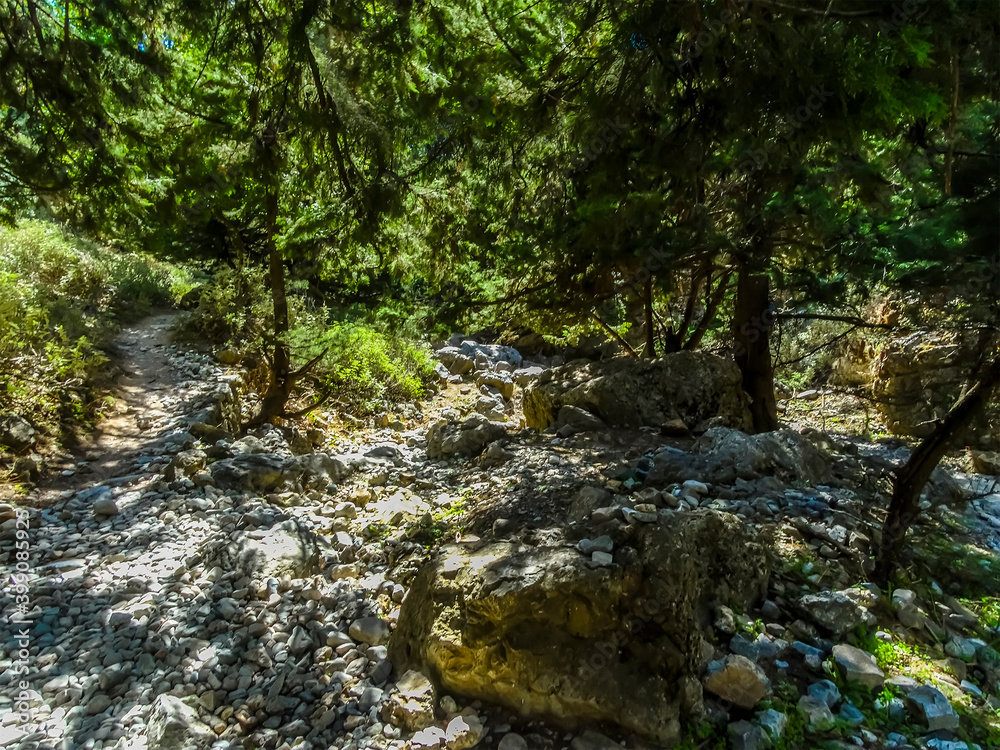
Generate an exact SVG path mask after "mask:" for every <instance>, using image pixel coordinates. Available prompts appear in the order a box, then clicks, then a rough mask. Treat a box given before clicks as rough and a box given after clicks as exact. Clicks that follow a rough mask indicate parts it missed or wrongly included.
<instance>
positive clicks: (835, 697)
mask: <svg viewBox="0 0 1000 750" xmlns="http://www.w3.org/2000/svg"><path fill="white" fill-rule="evenodd" d="M807 692H808V694H809V695H810V696H811V697H813V698H816V699H817V700H821V701H823V702H824V703H826V705H827V706H829V707H830V708H833V707H834V706H836V705H837V701H839V700H840V690H839V689H838V688H837V686H836V685H834V684H833V683H832V682H830V680H820V681H819V682H814V683H813V684H812V685H810V686H809V688H808V690H807Z"/></svg>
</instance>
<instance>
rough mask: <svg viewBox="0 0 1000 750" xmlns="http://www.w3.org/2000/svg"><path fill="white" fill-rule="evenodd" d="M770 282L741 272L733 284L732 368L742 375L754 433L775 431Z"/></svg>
mask: <svg viewBox="0 0 1000 750" xmlns="http://www.w3.org/2000/svg"><path fill="white" fill-rule="evenodd" d="M769 297H770V280H769V279H768V277H767V276H766V275H765V274H762V273H754V272H753V271H751V270H750V269H748V268H741V269H740V271H739V277H738V278H737V280H736V311H735V315H734V316H733V341H734V344H735V349H736V351H735V359H736V364H737V365H738V366H739V368H740V372H742V373H743V390H744V391H746V393H747V395H748V396H750V413H751V415H752V416H753V429H754V432H755V433H761V432H771V431H772V430H776V429H778V405H777V402H776V401H775V399H774V371H773V369H772V366H771V347H770V336H769V332H770V325H771V319H770V301H769Z"/></svg>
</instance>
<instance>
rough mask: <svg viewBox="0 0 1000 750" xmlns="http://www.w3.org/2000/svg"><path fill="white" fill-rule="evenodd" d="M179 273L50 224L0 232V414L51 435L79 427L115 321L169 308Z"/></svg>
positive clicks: (28, 224)
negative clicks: (62, 426) (61, 427)
mask: <svg viewBox="0 0 1000 750" xmlns="http://www.w3.org/2000/svg"><path fill="white" fill-rule="evenodd" d="M180 275H181V274H180V272H177V271H173V272H172V271H171V269H169V268H168V267H167V266H165V265H164V264H162V263H157V262H155V261H152V260H150V259H149V258H146V257H143V256H138V255H135V254H131V253H121V252H118V251H115V250H112V249H110V248H106V247H103V246H100V245H97V244H94V243H91V242H84V241H81V240H79V239H77V238H76V237H74V236H72V235H70V234H68V233H66V232H65V231H63V230H61V229H59V228H58V227H56V226H55V225H53V224H51V223H47V222H43V221H37V220H34V221H25V222H24V223H22V224H21V225H20V226H18V227H16V228H9V227H5V228H0V363H2V365H0V366H2V368H3V371H4V375H5V378H4V385H3V388H2V389H0V409H3V410H8V411H13V412H15V413H18V414H21V415H23V416H25V417H27V418H29V419H31V420H32V421H33V422H35V424H36V425H37V426H40V427H42V428H43V429H46V430H49V431H52V430H54V429H55V428H56V426H57V425H58V424H59V423H60V422H65V423H75V422H79V421H81V420H84V419H86V418H87V417H88V416H90V415H91V414H92V413H93V410H94V409H95V408H98V407H99V406H100V404H99V403H93V404H92V403H90V402H91V397H92V396H93V395H94V394H93V393H92V392H91V385H92V379H93V377H94V375H95V373H96V372H97V371H98V369H99V368H100V366H101V365H102V364H103V363H104V361H105V357H104V355H103V354H102V353H101V351H100V346H101V345H102V344H103V343H105V341H106V340H107V338H108V336H109V335H110V334H111V333H112V332H113V331H114V330H115V326H116V324H117V321H118V320H121V319H124V318H126V317H135V316H140V315H142V314H143V313H145V312H146V311H148V310H149V309H150V308H151V307H152V306H153V305H163V304H167V303H168V302H169V301H170V284H171V278H179V277H180Z"/></svg>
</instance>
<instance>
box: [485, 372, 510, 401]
mask: <svg viewBox="0 0 1000 750" xmlns="http://www.w3.org/2000/svg"><path fill="white" fill-rule="evenodd" d="M476 385H486V386H490V387H491V388H496V389H497V390H498V391H499V392H500V395H501V396H503V397H504V398H505V399H510V398H513V397H514V380H513V379H512V378H511V376H510V375H509V374H508V373H506V372H490V371H489V370H482V371H481V372H477V373H476Z"/></svg>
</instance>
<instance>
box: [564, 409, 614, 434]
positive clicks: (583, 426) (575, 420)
mask: <svg viewBox="0 0 1000 750" xmlns="http://www.w3.org/2000/svg"><path fill="white" fill-rule="evenodd" d="M564 426H565V427H572V428H573V431H574V432H594V431H597V430H604V429H606V428H607V425H606V424H604V421H603V420H602V419H601V418H600V417H597V416H594V415H593V414H591V413H590V412H589V411H587V410H586V409H581V408H580V407H578V406H570V405H569V404H566V405H564V406H563V407H562V408H560V409H559V415H558V416H557V417H556V427H557V428H560V427H564Z"/></svg>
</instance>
